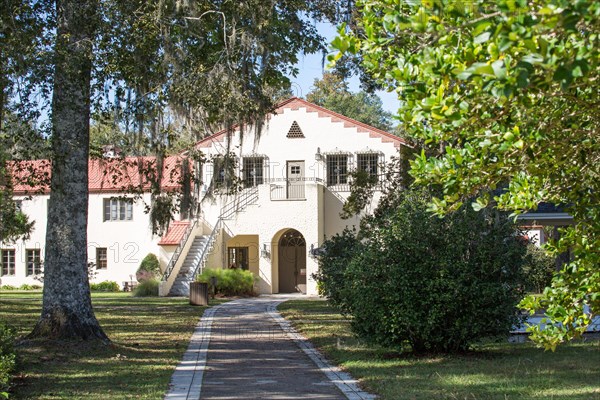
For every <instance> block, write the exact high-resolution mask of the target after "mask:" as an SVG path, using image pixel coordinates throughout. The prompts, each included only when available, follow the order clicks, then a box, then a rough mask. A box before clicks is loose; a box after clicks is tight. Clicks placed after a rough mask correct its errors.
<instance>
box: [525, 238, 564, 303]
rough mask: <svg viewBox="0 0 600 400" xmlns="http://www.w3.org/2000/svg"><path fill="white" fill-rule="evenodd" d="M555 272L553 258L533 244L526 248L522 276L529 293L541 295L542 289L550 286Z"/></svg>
mask: <svg viewBox="0 0 600 400" xmlns="http://www.w3.org/2000/svg"><path fill="white" fill-rule="evenodd" d="M555 271H556V263H555V260H554V258H553V257H551V256H549V255H548V254H547V253H546V252H545V251H544V249H541V248H539V247H537V246H536V245H534V244H529V245H528V246H527V254H526V256H525V264H524V265H523V274H524V275H525V280H526V282H527V286H526V289H527V290H528V291H529V292H536V293H542V292H543V291H544V288H546V287H548V286H550V283H551V282H552V276H553V275H554V272H555Z"/></svg>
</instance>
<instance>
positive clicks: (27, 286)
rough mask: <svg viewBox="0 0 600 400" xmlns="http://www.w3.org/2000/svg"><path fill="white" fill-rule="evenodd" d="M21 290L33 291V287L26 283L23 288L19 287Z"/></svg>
mask: <svg viewBox="0 0 600 400" xmlns="http://www.w3.org/2000/svg"><path fill="white" fill-rule="evenodd" d="M19 290H33V286H31V285H28V284H26V283H24V284H22V285H21V286H19Z"/></svg>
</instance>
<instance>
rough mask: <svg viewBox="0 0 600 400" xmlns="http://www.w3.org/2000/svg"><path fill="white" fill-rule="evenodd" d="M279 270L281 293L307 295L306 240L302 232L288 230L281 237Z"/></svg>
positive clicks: (279, 243) (278, 258) (278, 260)
mask: <svg viewBox="0 0 600 400" xmlns="http://www.w3.org/2000/svg"><path fill="white" fill-rule="evenodd" d="M277 245H278V246H277V247H278V250H277V252H278V257H277V264H278V265H277V269H278V276H279V293H295V292H302V293H306V240H304V236H302V234H301V233H300V232H298V231H297V230H295V229H288V230H287V231H285V232H284V233H283V235H281V238H280V239H279V242H278V244H277Z"/></svg>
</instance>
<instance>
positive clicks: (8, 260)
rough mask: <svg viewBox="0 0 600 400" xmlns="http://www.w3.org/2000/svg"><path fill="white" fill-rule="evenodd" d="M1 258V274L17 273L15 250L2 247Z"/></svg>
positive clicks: (10, 274)
mask: <svg viewBox="0 0 600 400" xmlns="http://www.w3.org/2000/svg"><path fill="white" fill-rule="evenodd" d="M0 252H1V253H2V258H1V259H0V261H1V263H0V276H13V275H14V274H15V250H14V249H2V250H1V251H0Z"/></svg>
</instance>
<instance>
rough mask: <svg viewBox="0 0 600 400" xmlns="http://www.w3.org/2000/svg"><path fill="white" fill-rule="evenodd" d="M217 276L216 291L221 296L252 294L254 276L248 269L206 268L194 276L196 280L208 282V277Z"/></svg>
mask: <svg viewBox="0 0 600 400" xmlns="http://www.w3.org/2000/svg"><path fill="white" fill-rule="evenodd" d="M211 277H215V278H217V287H216V293H217V294H221V295H223V296H253V295H254V283H255V281H256V278H255V276H254V274H253V273H252V272H250V271H245V270H242V269H214V268H206V269H205V270H204V271H202V274H200V275H198V276H197V277H196V281H198V282H206V283H210V278H211Z"/></svg>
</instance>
